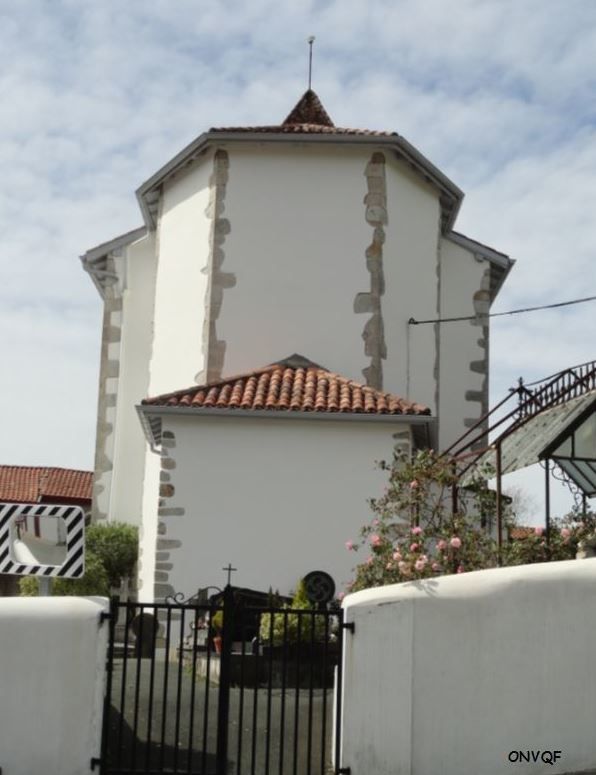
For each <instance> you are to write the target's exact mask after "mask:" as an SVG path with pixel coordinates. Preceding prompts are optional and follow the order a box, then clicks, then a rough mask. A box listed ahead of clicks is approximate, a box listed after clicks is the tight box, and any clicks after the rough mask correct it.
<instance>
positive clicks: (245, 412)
mask: <svg viewBox="0 0 596 775" xmlns="http://www.w3.org/2000/svg"><path fill="white" fill-rule="evenodd" d="M136 410H137V413H138V415H139V419H140V421H141V425H142V426H143V430H144V433H145V437H146V438H147V441H148V442H149V443H150V444H151V447H152V449H154V447H156V446H158V445H159V444H160V443H161V417H163V416H164V415H180V416H182V415H186V416H191V417H227V418H228V419H232V418H235V419H240V420H251V419H253V420H254V419H269V420H306V421H311V420H318V421H322V422H325V421H327V422H337V421H341V422H373V423H385V424H393V425H396V424H402V425H403V424H406V425H416V426H420V425H423V426H427V427H432V426H434V425H435V423H436V418H435V417H432V416H431V415H428V414H389V413H385V414H373V413H366V412H360V413H357V412H296V411H288V410H271V409H217V408H211V407H210V408H203V407H194V406H156V405H152V404H138V405H137V406H136ZM154 451H155V450H154Z"/></svg>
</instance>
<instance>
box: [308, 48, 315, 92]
mask: <svg viewBox="0 0 596 775" xmlns="http://www.w3.org/2000/svg"><path fill="white" fill-rule="evenodd" d="M314 42H315V36H314V35H310V36H309V37H308V46H309V52H308V90H309V91H310V85H311V83H312V44H313V43H314Z"/></svg>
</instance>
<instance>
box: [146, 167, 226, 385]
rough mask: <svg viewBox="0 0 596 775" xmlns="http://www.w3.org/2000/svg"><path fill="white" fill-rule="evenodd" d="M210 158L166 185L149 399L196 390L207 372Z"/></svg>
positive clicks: (160, 239)
mask: <svg viewBox="0 0 596 775" xmlns="http://www.w3.org/2000/svg"><path fill="white" fill-rule="evenodd" d="M212 172H213V163H212V159H211V157H203V158H202V160H201V162H200V163H197V164H195V165H194V166H192V167H190V168H189V169H188V170H187V171H186V172H183V173H180V174H179V175H178V176H177V177H175V178H173V179H172V180H171V181H169V182H168V183H166V184H164V190H163V194H162V200H161V206H160V216H159V225H158V236H157V240H158V265H157V289H156V294H155V318H154V340H153V352H152V357H151V369H150V381H149V393H150V394H151V395H158V394H159V393H166V392H168V391H170V390H179V389H181V388H185V387H188V386H189V385H193V384H195V377H196V375H197V373H198V372H199V371H201V369H202V368H203V366H204V363H203V358H204V352H203V344H202V342H203V325H204V320H205V303H206V293H207V283H208V272H207V268H208V266H209V253H210V235H211V223H212V221H211V218H210V216H209V213H208V212H207V208H208V205H209V197H210V188H209V182H210V177H211V175H212Z"/></svg>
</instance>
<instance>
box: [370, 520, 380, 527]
mask: <svg viewBox="0 0 596 775" xmlns="http://www.w3.org/2000/svg"><path fill="white" fill-rule="evenodd" d="M372 523H373V526H374V527H377V526H378V525H380V524H381V520H380V519H373V521H372Z"/></svg>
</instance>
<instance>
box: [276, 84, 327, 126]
mask: <svg viewBox="0 0 596 775" xmlns="http://www.w3.org/2000/svg"><path fill="white" fill-rule="evenodd" d="M290 124H316V125H317V126H330V127H332V126H335V124H334V123H333V121H332V120H331V119H330V118H329V114H328V113H327V111H326V110H325V108H324V107H323V105H322V104H321V100H320V99H319V98H318V97H317V95H316V94H315V93H314V91H313V90H312V89H308V90H307V91H305V92H304V94H303V95H302V97H300V99H299V100H298V102H297V103H296V105H294V107H293V108H292V110H291V111H290V113H289V115H288V116H287V118H286V119H285V121H284V122H283V126H288V125H290Z"/></svg>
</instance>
